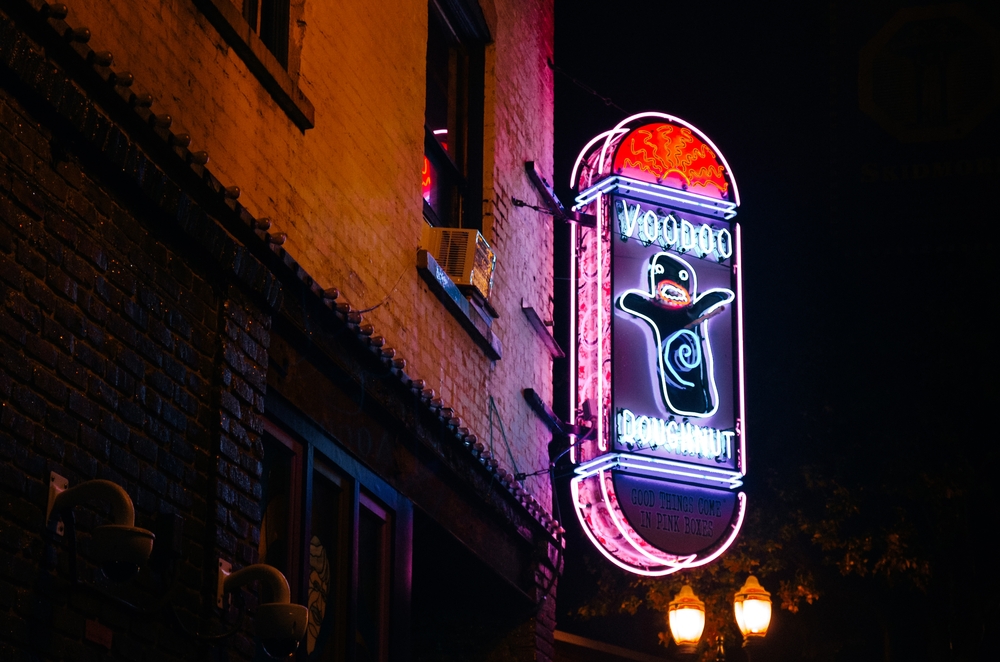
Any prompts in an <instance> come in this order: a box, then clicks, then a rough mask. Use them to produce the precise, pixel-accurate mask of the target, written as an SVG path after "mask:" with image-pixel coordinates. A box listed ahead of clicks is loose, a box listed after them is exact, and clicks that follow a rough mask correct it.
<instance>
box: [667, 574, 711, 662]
mask: <svg viewBox="0 0 1000 662" xmlns="http://www.w3.org/2000/svg"><path fill="white" fill-rule="evenodd" d="M667 622H668V623H669V625H670V636H671V637H673V639H674V643H675V644H677V653H678V655H679V656H684V657H687V656H691V655H693V654H694V652H695V651H696V650H697V648H698V642H699V641H701V633H702V632H704V630H705V603H704V602H702V601H701V600H699V599H698V596H696V595H695V594H694V591H693V590H692V589H691V586H690V585H689V584H685V585H684V586H683V588H681V590H680V593H678V594H677V595H675V596H674V599H673V600H671V601H670V604H669V605H668V607H667Z"/></svg>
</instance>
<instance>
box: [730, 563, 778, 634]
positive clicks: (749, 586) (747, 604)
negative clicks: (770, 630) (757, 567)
mask: <svg viewBox="0 0 1000 662" xmlns="http://www.w3.org/2000/svg"><path fill="white" fill-rule="evenodd" d="M733 608H734V609H735V610H736V625H738V626H739V628H740V632H742V633H743V638H744V639H750V638H759V637H763V636H764V635H766V634H767V626H768V625H770V624H771V594H770V593H768V592H767V591H765V590H764V587H763V586H761V585H760V582H758V581H757V578H756V577H754V576H753V575H750V576H749V577H747V583H746V584H744V585H743V588H741V589H740V590H739V592H738V593H737V594H736V599H735V600H734V601H733Z"/></svg>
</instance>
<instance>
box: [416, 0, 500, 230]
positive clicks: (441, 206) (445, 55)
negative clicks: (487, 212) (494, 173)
mask: <svg viewBox="0 0 1000 662" xmlns="http://www.w3.org/2000/svg"><path fill="white" fill-rule="evenodd" d="M451 4H455V3H451ZM449 6H450V5H449ZM459 13H460V12H459ZM458 18H463V19H465V20H457V19H458ZM470 24H471V23H470V21H469V20H468V17H466V16H457V15H456V12H455V10H454V8H453V9H452V10H451V11H449V12H445V11H444V10H443V9H442V8H441V7H440V6H439V5H438V4H437V2H434V0H431V2H430V5H429V16H428V21H427V97H426V106H425V111H424V132H425V136H424V166H423V173H422V178H421V185H422V186H421V189H422V193H423V197H424V215H425V216H426V218H427V220H428V222H430V223H431V224H432V225H443V226H452V227H456V226H461V227H468V228H476V229H480V228H481V227H482V217H481V211H482V210H481V200H482V176H481V172H482V161H483V151H482V150H483V76H484V71H483V69H484V52H483V44H484V43H485V41H486V40H485V39H484V38H483V31H484V30H485V28H483V30H475V29H469V28H466V29H464V30H463V29H456V26H462V25H470Z"/></svg>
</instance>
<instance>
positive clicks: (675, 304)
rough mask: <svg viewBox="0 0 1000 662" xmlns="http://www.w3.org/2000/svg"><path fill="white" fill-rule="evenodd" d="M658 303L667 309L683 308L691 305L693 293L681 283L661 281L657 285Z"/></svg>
mask: <svg viewBox="0 0 1000 662" xmlns="http://www.w3.org/2000/svg"><path fill="white" fill-rule="evenodd" d="M681 273H682V274H684V272H683V271H682V272H681ZM685 275H686V274H685ZM656 301H657V303H659V304H660V305H662V306H666V307H667V308H683V307H684V306H687V305H689V304H690V303H691V293H690V292H688V291H687V288H686V287H684V285H682V284H681V283H678V282H676V281H673V280H661V281H660V282H659V283H657V284H656Z"/></svg>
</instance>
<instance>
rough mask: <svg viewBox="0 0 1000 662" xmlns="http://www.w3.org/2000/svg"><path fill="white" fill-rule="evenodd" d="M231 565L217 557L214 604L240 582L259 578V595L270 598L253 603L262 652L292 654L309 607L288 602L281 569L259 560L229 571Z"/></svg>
mask: <svg viewBox="0 0 1000 662" xmlns="http://www.w3.org/2000/svg"><path fill="white" fill-rule="evenodd" d="M231 570H232V565H231V564H230V563H229V562H228V561H225V560H223V559H219V583H218V593H217V596H216V605H217V606H219V607H223V606H224V605H225V596H226V594H227V593H232V592H233V591H235V590H237V589H238V588H240V587H241V586H243V585H245V584H249V583H250V582H253V581H260V583H261V587H262V588H263V591H262V594H263V595H262V598H264V599H268V598H269V599H270V600H271V602H266V603H264V604H261V605H259V606H258V607H257V616H256V619H255V621H256V626H257V638H258V639H259V640H260V644H261V646H262V647H263V648H264V652H265V653H267V654H268V655H270V656H271V657H274V658H284V657H289V656H290V655H292V654H293V653H294V652H295V651H296V650H297V649H298V647H299V642H301V641H302V637H304V636H305V634H306V626H307V625H308V624H309V610H308V609H307V608H306V607H303V606H302V605H296V604H291V595H290V593H289V590H288V580H287V579H285V576H284V575H283V574H281V572H280V571H279V570H278V569H277V568H275V567H273V566H269V565H266V564H263V563H256V564H254V565H249V566H247V567H245V568H243V569H241V570H237V571H236V572H231Z"/></svg>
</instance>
